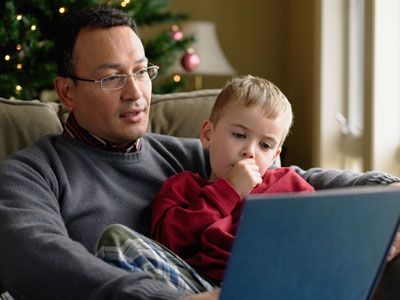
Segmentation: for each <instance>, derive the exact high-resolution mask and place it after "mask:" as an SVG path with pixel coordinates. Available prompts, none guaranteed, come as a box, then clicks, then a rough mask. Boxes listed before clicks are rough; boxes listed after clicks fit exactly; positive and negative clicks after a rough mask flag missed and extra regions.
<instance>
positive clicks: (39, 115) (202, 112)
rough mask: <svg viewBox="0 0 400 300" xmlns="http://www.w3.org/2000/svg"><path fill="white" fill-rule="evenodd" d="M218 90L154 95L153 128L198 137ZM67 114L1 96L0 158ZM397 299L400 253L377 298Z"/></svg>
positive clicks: (52, 129)
mask: <svg viewBox="0 0 400 300" xmlns="http://www.w3.org/2000/svg"><path fill="white" fill-rule="evenodd" d="M218 92H219V90H217V89H215V90H201V91H194V92H182V93H172V94H166V95H154V96H153V99H152V103H151V113H150V124H149V131H151V132H155V133H160V134H167V135H174V136H179V137H198V135H199V129H200V125H201V123H202V121H203V120H204V119H206V118H207V117H208V116H209V113H210V111H211V108H212V105H213V103H214V101H215V98H216V96H217V94H218ZM66 116H67V111H66V110H65V109H64V108H63V107H62V105H61V104H58V103H42V102H39V101H21V100H5V99H2V98H0V160H3V159H4V158H6V157H7V156H8V155H10V154H11V153H13V152H15V151H17V150H19V149H21V148H24V147H27V146H29V145H30V144H32V143H33V142H34V141H35V140H36V139H38V138H39V137H40V136H43V135H45V134H57V133H60V132H61V131H62V122H63V121H65V119H66ZM0 180H1V178H0ZM0 242H1V241H0ZM360 251H362V249H360ZM353 255H357V253H354V254H353ZM2 259H4V258H2ZM0 294H1V287H0ZM394 299H400V256H399V257H398V258H397V259H395V260H394V261H393V262H392V263H390V264H389V265H388V266H387V268H386V270H385V271H384V274H383V277H382V279H381V281H380V283H379V285H378V288H377V290H376V293H375V297H374V300H394Z"/></svg>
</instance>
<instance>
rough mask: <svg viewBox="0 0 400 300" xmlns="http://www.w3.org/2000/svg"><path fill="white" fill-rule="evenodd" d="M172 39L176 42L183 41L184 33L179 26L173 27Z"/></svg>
mask: <svg viewBox="0 0 400 300" xmlns="http://www.w3.org/2000/svg"><path fill="white" fill-rule="evenodd" d="M171 37H172V39H173V40H174V41H176V42H177V41H180V40H181V39H183V33H182V31H180V30H179V26H178V25H173V26H172V28H171Z"/></svg>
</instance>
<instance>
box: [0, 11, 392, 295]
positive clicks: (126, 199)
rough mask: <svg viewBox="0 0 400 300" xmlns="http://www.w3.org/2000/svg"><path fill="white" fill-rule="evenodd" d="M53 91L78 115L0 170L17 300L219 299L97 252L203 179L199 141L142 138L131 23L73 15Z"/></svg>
mask: <svg viewBox="0 0 400 300" xmlns="http://www.w3.org/2000/svg"><path fill="white" fill-rule="evenodd" d="M58 33H59V37H58V39H57V47H56V49H57V55H58V56H59V58H58V74H59V76H57V78H56V79H55V83H54V85H55V89H56V91H57V93H58V95H59V98H60V100H61V101H62V103H63V104H64V105H65V106H66V107H67V108H68V109H69V110H70V111H71V114H70V116H69V119H68V120H67V123H66V125H65V130H64V132H63V133H62V134H61V135H59V136H47V137H44V138H42V139H40V140H39V141H38V142H36V143H35V144H34V145H32V146H31V147H30V148H28V149H25V150H22V151H20V152H18V153H16V154H14V155H13V156H11V157H10V158H9V159H8V160H7V161H5V162H3V163H2V164H1V165H0V178H1V180H0V216H1V217H0V240H1V243H0V257H1V263H0V279H1V282H2V283H3V285H4V287H5V289H6V290H8V291H9V292H10V294H11V295H12V296H13V297H15V298H16V299H30V300H34V299H41V300H46V299H49V300H50V299H51V300H53V299H61V300H63V299H73V300H79V299H96V300H99V299H186V300H190V299H192V300H195V299H198V300H201V299H217V297H218V292H217V291H216V292H211V293H204V294H198V295H184V294H183V292H180V291H176V290H173V289H171V288H168V287H167V286H165V285H164V284H162V283H161V282H159V281H156V280H155V279H153V278H152V277H151V276H150V275H147V274H144V273H139V272H131V273H129V272H127V271H125V270H122V269H119V268H116V267H113V266H111V265H108V264H106V263H104V262H103V261H101V260H100V259H98V258H96V257H95V256H94V255H93V252H94V249H95V243H96V240H97V239H98V237H99V234H100V233H101V232H102V230H103V229H104V228H105V227H106V226H107V225H109V224H112V223H121V224H123V225H126V226H128V227H130V228H132V229H134V230H136V231H138V232H140V233H143V234H145V235H148V234H149V230H150V206H151V200H152V199H153V198H154V196H155V194H156V193H157V191H158V189H159V188H160V186H161V184H162V182H163V181H164V180H165V179H166V178H167V177H169V176H171V175H173V174H176V173H178V172H181V171H183V170H190V171H193V172H198V173H200V175H202V176H204V177H206V176H207V173H208V166H207V155H206V154H205V153H204V152H203V151H202V150H201V146H200V144H199V142H198V141H196V140H186V139H177V138H172V137H165V136H159V135H153V134H145V133H146V128H147V124H148V116H149V108H150V101H151V79H153V78H154V77H155V76H156V74H157V67H155V66H151V65H150V64H149V62H148V60H147V58H146V56H145V53H144V49H143V45H142V43H141V41H140V39H139V37H138V34H137V30H136V25H135V24H134V21H132V20H131V19H130V18H128V17H127V16H126V15H124V14H123V13H122V12H120V11H118V10H115V9H112V8H109V7H97V8H91V9H86V10H83V11H80V12H78V13H74V14H70V15H69V16H67V19H66V20H65V21H64V22H63V24H62V26H61V27H60V29H59V32H58ZM298 171H299V172H300V173H301V175H302V176H303V177H304V178H305V179H307V180H308V181H309V182H310V183H311V184H312V185H314V187H316V188H329V187H334V186H345V185H357V184H369V183H386V184H388V183H393V182H396V181H397V179H396V178H393V177H390V176H385V175H383V174H379V173H371V174H353V173H340V172H335V171H329V172H322V171H321V170H309V171H307V172H302V171H301V170H298Z"/></svg>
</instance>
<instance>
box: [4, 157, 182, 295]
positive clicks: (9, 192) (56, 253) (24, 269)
mask: <svg viewBox="0 0 400 300" xmlns="http://www.w3.org/2000/svg"><path fill="white" fill-rule="evenodd" d="M37 164H38V165H39V164H43V161H40V162H37ZM43 169H44V168H43V167H36V168H34V167H30V166H28V165H27V164H25V163H24V161H23V160H20V161H18V162H14V163H13V164H9V163H4V164H2V165H1V166H0V178H1V180H0V241H1V242H0V278H1V282H2V283H3V285H4V288H5V289H6V290H8V291H9V292H10V293H11V294H12V295H13V296H14V297H15V298H17V299H30V300H35V299H41V300H46V299H49V300H50V299H51V300H53V299H59V300H64V299H71V300H79V299H96V300H100V299H107V300H109V299H142V300H145V299H165V300H167V299H170V300H172V299H179V298H180V297H182V296H183V294H182V293H178V292H176V291H174V290H172V289H171V288H169V287H167V286H166V285H164V284H163V283H161V282H159V281H156V280H154V279H153V278H152V277H151V276H150V275H146V274H145V273H139V272H134V273H130V272H127V271H124V270H122V269H119V268H116V267H113V266H111V265H108V264H107V263H105V262H103V261H101V260H100V259H98V258H96V257H95V256H94V255H92V254H91V253H89V252H88V251H87V250H86V248H85V247H83V246H82V245H81V244H80V243H78V242H76V241H74V240H72V239H71V238H70V237H69V236H68V232H67V229H66V226H65V224H64V221H63V219H62V217H61V211H62V209H63V208H62V204H60V203H59V201H58V199H59V198H61V195H60V194H61V193H67V192H68V191H67V190H65V191H60V187H59V185H58V182H57V179H56V178H55V176H54V174H53V173H52V172H51V170H43ZM38 170H40V171H38Z"/></svg>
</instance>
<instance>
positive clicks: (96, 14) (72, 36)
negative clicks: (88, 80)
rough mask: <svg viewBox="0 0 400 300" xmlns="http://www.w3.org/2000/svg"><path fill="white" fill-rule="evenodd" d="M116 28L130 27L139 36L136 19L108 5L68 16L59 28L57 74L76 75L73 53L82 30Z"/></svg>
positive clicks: (79, 11)
mask: <svg viewBox="0 0 400 300" xmlns="http://www.w3.org/2000/svg"><path fill="white" fill-rule="evenodd" d="M114 26H129V27H130V28H132V30H133V31H134V32H135V33H136V34H138V30H137V26H136V22H135V20H134V19H132V18H131V17H129V16H127V15H126V14H125V13H124V12H122V11H121V10H119V9H116V8H113V7H110V6H107V5H100V6H93V7H88V8H84V9H81V10H78V11H75V12H71V13H69V14H67V15H66V16H65V17H64V19H63V20H62V21H61V23H60V25H59V27H58V30H57V34H56V39H55V50H56V57H57V74H58V75H59V76H62V77H67V76H74V75H76V74H75V64H74V61H73V51H74V47H75V42H76V39H77V37H78V34H79V32H80V30H81V29H83V28H85V27H91V28H110V27H114Z"/></svg>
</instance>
